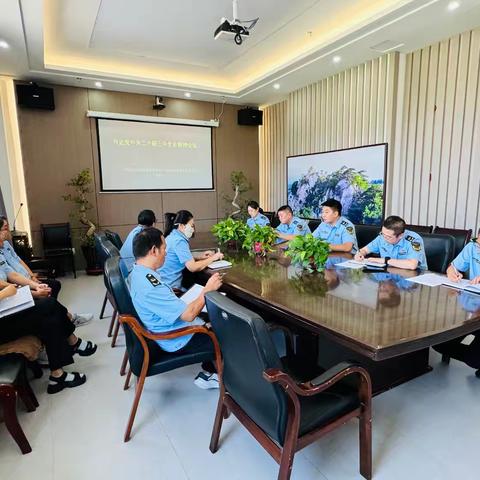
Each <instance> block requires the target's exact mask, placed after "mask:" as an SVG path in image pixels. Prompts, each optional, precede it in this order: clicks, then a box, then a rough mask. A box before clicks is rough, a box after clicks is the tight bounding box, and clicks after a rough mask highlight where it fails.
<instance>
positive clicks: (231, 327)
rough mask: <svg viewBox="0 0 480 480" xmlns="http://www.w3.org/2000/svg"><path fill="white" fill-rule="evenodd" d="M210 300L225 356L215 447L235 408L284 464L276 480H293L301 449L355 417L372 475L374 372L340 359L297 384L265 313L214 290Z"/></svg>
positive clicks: (365, 471)
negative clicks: (283, 360) (285, 366)
mask: <svg viewBox="0 0 480 480" xmlns="http://www.w3.org/2000/svg"><path fill="white" fill-rule="evenodd" d="M206 303H207V310H208V315H209V317H210V321H211V323H212V327H213V330H214V332H215V334H216V335H217V338H218V340H219V342H220V345H221V348H222V355H223V365H222V368H221V369H220V370H219V372H218V374H219V379H220V398H219V401H218V407H217V413H216V416H215V423H214V427H213V432H212V438H211V442H210V450H211V452H212V453H215V452H216V451H217V449H218V441H219V436H220V430H221V427H222V422H223V419H224V418H226V417H227V416H228V413H229V412H232V413H233V414H234V415H235V416H236V417H237V418H238V420H239V421H240V422H241V423H242V424H243V425H244V426H245V427H246V428H247V430H248V431H249V432H250V433H251V434H252V435H253V436H254V437H255V438H256V439H257V440H258V441H259V442H260V444H261V445H262V446H263V448H265V450H267V451H268V453H270V455H271V456H272V457H273V458H274V459H275V460H276V461H277V463H279V464H280V471H279V474H278V478H279V479H280V480H287V479H289V478H290V473H291V469H292V465H293V457H294V455H295V452H296V451H298V450H301V449H302V448H304V447H305V446H307V445H308V444H310V443H311V442H313V441H314V440H316V439H318V438H320V437H321V436H323V435H324V434H326V433H328V432H329V431H331V430H333V429H334V428H336V427H337V426H340V425H343V424H344V423H346V422H347V421H348V420H350V419H351V418H354V417H357V418H359V420H360V473H361V474H362V475H363V476H364V477H365V478H368V479H369V478H371V476H372V459H371V455H372V454H371V381H370V376H369V374H368V372H367V371H366V370H364V369H363V368H361V367H360V366H358V365H355V364H353V363H350V362H342V363H340V364H338V365H336V366H334V367H332V368H331V369H329V370H327V371H326V372H324V373H323V374H322V375H320V376H319V377H317V378H315V379H313V380H312V381H310V382H305V383H297V381H295V380H294V379H293V378H292V377H291V376H290V375H289V374H288V373H287V372H285V371H284V370H283V367H282V363H281V361H280V358H279V357H278V354H277V352H276V350H275V347H274V345H273V343H272V340H271V337H270V335H269V333H268V331H267V327H266V324H265V322H264V321H263V320H262V318H260V317H259V316H258V315H257V314H256V313H254V312H252V311H250V310H247V309H246V308H244V307H241V306H240V305H238V304H237V303H235V302H233V301H232V300H230V299H228V298H225V297H224V296H223V295H221V294H219V293H218V292H211V293H208V294H207V295H206ZM345 377H349V378H348V380H345ZM350 380H351V381H350Z"/></svg>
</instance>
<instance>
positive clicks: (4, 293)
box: [0, 280, 97, 393]
mask: <svg viewBox="0 0 480 480" xmlns="http://www.w3.org/2000/svg"><path fill="white" fill-rule="evenodd" d="M0 288H1V290H0V300H2V299H4V298H7V297H11V296H13V295H15V294H16V292H17V289H16V287H15V286H14V285H12V284H9V283H7V282H5V281H2V280H0ZM67 313H68V311H67V309H66V308H65V307H64V306H63V305H61V304H60V303H58V301H57V300H56V299H55V298H52V297H45V298H38V299H35V306H34V307H31V308H29V309H27V310H22V311H21V312H17V313H14V314H12V315H8V316H6V317H3V318H0V343H5V342H9V341H11V340H15V339H17V338H20V337H23V336H25V335H35V336H36V337H38V338H39V339H40V340H41V341H42V343H43V344H44V345H45V350H46V352H47V356H48V361H49V367H50V370H51V373H50V378H49V383H48V388H47V392H48V393H57V392H60V391H61V390H63V389H64V388H72V387H77V386H79V385H82V384H83V383H85V382H86V380H87V377H86V376H85V374H83V373H78V372H73V373H68V372H65V371H64V370H63V367H65V366H66V365H70V364H72V363H73V355H75V354H78V355H80V356H83V357H87V356H90V355H93V354H94V353H95V351H96V350H97V346H96V345H95V344H94V343H92V342H90V341H87V342H86V341H84V340H82V339H80V338H78V337H77V336H76V335H75V334H74V333H73V332H74V330H75V325H74V324H73V323H72V322H71V321H70V319H69V318H68V315H67Z"/></svg>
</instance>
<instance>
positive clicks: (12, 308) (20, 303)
mask: <svg viewBox="0 0 480 480" xmlns="http://www.w3.org/2000/svg"><path fill="white" fill-rule="evenodd" d="M33 306H34V303H33V297H32V292H31V291H30V287H27V286H25V287H20V288H19V289H17V293H16V294H15V295H13V296H11V297H8V298H4V299H3V300H0V317H6V316H7V315H12V313H17V312H21V311H22V310H26V309H27V308H30V307H33Z"/></svg>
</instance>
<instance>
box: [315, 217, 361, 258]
mask: <svg viewBox="0 0 480 480" xmlns="http://www.w3.org/2000/svg"><path fill="white" fill-rule="evenodd" d="M313 236H314V237H315V238H319V239H320V240H325V241H326V242H328V243H330V244H331V245H341V244H342V243H347V242H352V243H353V247H352V250H351V253H355V252H356V251H357V250H358V245H357V236H356V235H355V227H354V225H353V223H352V222H351V221H350V220H348V218H345V217H339V218H338V220H337V221H336V223H335V225H330V224H329V223H327V222H322V223H321V224H320V225H319V226H318V227H317V228H316V229H315V231H314V232H313Z"/></svg>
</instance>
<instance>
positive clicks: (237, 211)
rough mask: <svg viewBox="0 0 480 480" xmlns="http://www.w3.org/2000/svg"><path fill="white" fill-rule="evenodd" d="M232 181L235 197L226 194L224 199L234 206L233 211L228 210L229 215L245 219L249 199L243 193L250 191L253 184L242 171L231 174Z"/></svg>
mask: <svg viewBox="0 0 480 480" xmlns="http://www.w3.org/2000/svg"><path fill="white" fill-rule="evenodd" d="M230 183H231V185H232V190H233V192H234V195H233V197H231V196H229V195H224V196H223V199H224V200H225V201H227V202H228V203H230V204H231V205H232V206H233V211H232V212H231V213H228V211H227V212H226V213H227V215H228V216H229V217H232V218H238V219H241V220H245V219H246V218H247V203H248V200H246V199H244V198H242V194H244V193H245V192H248V191H249V190H250V189H251V188H252V186H251V184H250V182H249V181H248V180H247V177H246V176H245V174H244V173H243V172H242V171H233V172H232V173H231V174H230Z"/></svg>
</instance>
